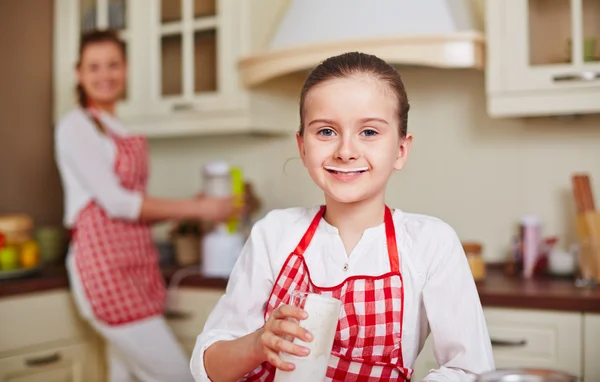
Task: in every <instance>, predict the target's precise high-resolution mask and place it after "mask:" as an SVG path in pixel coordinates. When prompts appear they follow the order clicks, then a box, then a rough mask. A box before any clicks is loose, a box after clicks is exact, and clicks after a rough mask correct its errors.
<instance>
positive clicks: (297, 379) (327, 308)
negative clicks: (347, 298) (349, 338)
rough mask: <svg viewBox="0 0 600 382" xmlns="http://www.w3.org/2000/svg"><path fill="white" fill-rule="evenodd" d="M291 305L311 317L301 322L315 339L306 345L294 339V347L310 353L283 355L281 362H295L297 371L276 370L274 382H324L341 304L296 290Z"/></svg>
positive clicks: (332, 299) (327, 296)
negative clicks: (306, 349)
mask: <svg viewBox="0 0 600 382" xmlns="http://www.w3.org/2000/svg"><path fill="white" fill-rule="evenodd" d="M290 305H292V306H297V307H299V308H302V309H304V310H305V311H306V313H307V314H308V318H307V319H306V320H302V321H300V322H299V325H300V326H301V327H303V328H305V329H306V330H308V331H309V332H310V333H311V334H312V335H313V340H312V341H311V342H304V341H302V340H299V339H298V338H294V339H293V343H294V344H297V345H299V346H304V347H306V348H308V349H309V350H310V354H309V355H307V356H303V357H299V356H295V355H291V354H287V353H281V354H280V357H281V359H282V360H283V361H284V362H290V363H293V364H294V365H296V368H295V369H294V370H292V371H282V370H277V371H276V373H275V382H301V381H302V382H305V381H315V382H318V381H323V380H324V379H325V375H326V373H327V364H328V362H329V355H330V354H331V348H332V347H333V339H334V337H335V331H336V329H337V323H338V318H339V315H340V308H341V307H342V302H341V301H340V300H338V299H336V298H333V297H331V296H329V295H325V294H319V293H318V292H314V293H313V292H299V291H294V292H292V294H291V296H290Z"/></svg>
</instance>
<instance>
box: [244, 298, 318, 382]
mask: <svg viewBox="0 0 600 382" xmlns="http://www.w3.org/2000/svg"><path fill="white" fill-rule="evenodd" d="M307 317H308V315H307V314H306V312H305V311H304V310H302V309H300V308H298V307H295V306H291V305H281V306H280V307H278V308H277V309H275V310H274V311H273V313H271V315H270V316H269V319H268V320H267V322H266V323H265V326H264V327H263V328H262V329H260V330H259V333H258V334H259V335H258V338H257V341H256V344H255V346H256V353H257V354H258V355H259V357H261V358H262V359H265V358H266V360H267V361H269V362H270V363H271V364H272V365H273V366H275V367H276V368H278V369H280V370H284V371H291V370H294V368H295V365H294V364H292V363H289V362H283V361H282V360H281V358H279V352H284V353H288V354H292V355H296V356H299V357H303V356H307V355H308V353H309V350H308V349H307V348H306V347H304V346H300V345H295V344H293V343H292V342H291V341H293V338H294V337H295V338H298V339H299V340H301V341H304V342H310V341H312V340H313V338H312V334H310V333H309V332H308V330H306V329H304V328H302V327H301V326H300V325H298V323H297V322H295V321H294V320H290V318H292V319H295V320H297V321H300V320H304V319H306V318H307ZM284 337H288V338H291V341H290V340H288V339H286V338H284Z"/></svg>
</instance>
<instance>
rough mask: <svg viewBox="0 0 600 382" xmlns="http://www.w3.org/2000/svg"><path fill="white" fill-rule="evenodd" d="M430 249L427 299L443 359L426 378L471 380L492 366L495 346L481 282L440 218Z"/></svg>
mask: <svg viewBox="0 0 600 382" xmlns="http://www.w3.org/2000/svg"><path fill="white" fill-rule="evenodd" d="M436 228H439V229H438V230H437V234H436V236H437V240H431V238H430V240H429V241H435V242H439V245H437V246H436V245H434V246H431V247H430V248H429V250H428V251H427V252H428V253H429V254H431V257H432V261H431V263H430V267H429V271H428V274H427V281H426V284H425V287H424V289H423V303H424V305H425V310H426V312H427V319H428V321H429V326H430V328H431V335H432V336H433V343H434V354H435V358H436V360H437V362H438V364H439V365H440V368H439V369H437V370H432V371H431V372H430V373H429V374H428V375H427V377H426V378H425V379H424V381H470V380H471V379H472V375H473V374H481V373H483V372H487V371H491V370H494V367H495V366H494V359H493V355H492V347H491V342H490V337H489V334H488V329H487V325H486V322H485V317H484V315H483V309H482V307H481V302H480V300H479V295H478V293H477V288H476V286H475V282H474V280H473V276H472V274H471V270H470V268H469V265H468V262H467V259H466V256H465V253H464V251H463V249H462V245H461V243H460V240H459V238H458V236H457V235H456V233H455V232H454V230H453V229H452V228H451V227H450V226H449V225H447V224H445V223H441V222H440V226H439V227H436Z"/></svg>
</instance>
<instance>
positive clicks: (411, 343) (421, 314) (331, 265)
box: [190, 207, 494, 381]
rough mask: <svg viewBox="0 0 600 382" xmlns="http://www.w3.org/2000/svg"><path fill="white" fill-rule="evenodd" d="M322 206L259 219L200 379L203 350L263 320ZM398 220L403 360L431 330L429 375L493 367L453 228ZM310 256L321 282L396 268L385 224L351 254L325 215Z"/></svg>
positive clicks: (426, 220) (196, 363) (429, 220)
mask: <svg viewBox="0 0 600 382" xmlns="http://www.w3.org/2000/svg"><path fill="white" fill-rule="evenodd" d="M317 211H318V207H313V208H290V209H283V210H274V211H271V212H270V213H268V214H267V216H266V217H265V218H263V219H261V220H260V221H258V222H257V223H256V224H255V225H254V227H253V229H252V232H251V235H250V237H249V239H248V241H247V242H246V244H245V246H244V249H243V251H242V253H241V255H240V258H239V260H238V262H237V263H236V265H235V267H234V269H233V271H232V274H231V276H230V278H229V284H228V286H227V290H226V293H225V295H224V296H223V297H222V298H221V299H220V300H219V302H218V304H217V306H216V307H215V309H214V310H213V311H212V313H211V315H210V317H209V318H208V321H207V322H206V325H205V327H204V330H203V332H202V333H201V334H200V335H199V336H198V338H197V341H196V346H195V349H194V353H193V355H192V359H191V363H190V367H191V370H192V374H193V375H194V378H195V379H196V381H209V379H208V376H207V374H206V370H205V368H204V351H205V350H206V349H207V348H208V347H209V346H210V345H212V344H214V343H215V342H217V341H221V340H233V339H236V338H239V337H242V336H244V335H247V334H249V333H252V332H254V331H256V330H258V329H260V328H261V327H262V326H263V325H264V316H263V314H264V310H265V308H266V302H267V300H268V298H269V295H270V293H271V290H272V288H273V284H274V283H275V280H276V278H277V276H278V275H279V272H280V270H281V267H282V266H283V263H284V261H285V260H286V258H287V257H288V255H289V254H290V253H291V252H292V251H293V250H294V248H295V247H296V245H297V244H298V242H299V241H300V239H301V237H302V236H303V235H304V232H305V231H306V229H307V228H308V226H309V224H310V222H311V220H312V219H313V217H314V216H315V214H316V213H317ZM393 219H394V223H395V228H396V238H397V243H398V250H399V253H400V264H401V272H402V277H403V281H404V297H405V301H404V320H403V338H402V354H403V357H404V363H405V366H411V365H413V363H414V361H415V359H416V358H417V356H418V354H419V352H420V350H421V348H422V347H423V344H424V342H425V340H426V337H427V334H428V331H429V330H431V335H432V336H433V339H434V353H435V358H436V359H437V361H438V363H439V364H440V365H441V366H440V368H439V369H436V370H432V371H430V373H429V375H428V376H427V378H426V379H425V380H426V381H464V380H471V379H472V374H479V373H482V372H485V371H491V370H493V369H494V361H493V356H492V349H491V343H490V338H489V334H488V330H487V326H486V322H485V318H484V315H483V310H482V307H481V303H480V300H479V295H478V293H477V289H476V286H475V282H474V280H473V276H472V275H471V271H470V268H469V265H468V263H467V260H466V256H465V254H464V252H463V249H462V246H461V243H460V240H459V238H458V236H457V235H456V233H455V231H454V230H453V229H452V227H450V226H449V225H448V224H447V223H445V222H443V221H442V220H440V219H437V218H434V217H429V216H425V215H418V214H409V213H404V212H402V211H400V210H395V212H394V214H393ZM304 257H305V259H306V263H307V266H308V268H309V270H310V272H311V277H312V280H313V282H314V283H315V284H317V285H320V286H334V285H338V284H339V283H341V282H342V281H343V280H345V279H346V278H348V277H351V276H355V275H381V274H384V273H386V272H389V270H390V264H389V258H388V254H387V247H386V236H385V227H384V225H383V224H381V225H380V226H378V227H373V228H369V229H367V230H366V231H365V232H364V234H363V236H362V237H361V239H360V241H359V242H358V244H357V245H356V247H355V249H354V250H353V252H352V253H351V254H350V256H348V255H347V254H346V251H345V249H344V245H343V243H342V241H341V238H340V236H339V232H338V230H337V228H335V227H333V226H331V225H330V224H328V223H327V222H326V221H325V220H324V219H321V222H320V224H319V227H318V229H317V232H316V233H315V235H314V237H313V239H312V242H311V244H310V246H309V247H308V249H307V250H306V252H305V254H304ZM471 373H472V374H471Z"/></svg>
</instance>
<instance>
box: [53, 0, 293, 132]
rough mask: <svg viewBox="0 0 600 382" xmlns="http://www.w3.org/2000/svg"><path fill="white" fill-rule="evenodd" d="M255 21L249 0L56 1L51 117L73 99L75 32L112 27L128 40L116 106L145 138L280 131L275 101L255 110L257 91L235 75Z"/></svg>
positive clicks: (282, 127)
mask: <svg viewBox="0 0 600 382" xmlns="http://www.w3.org/2000/svg"><path fill="white" fill-rule="evenodd" d="M270 1H271V0H270ZM260 22H261V18H260V14H258V13H252V12H251V10H250V4H249V3H248V0H244V1H235V0H55V36H54V41H55V47H54V49H55V52H54V56H55V57H54V59H55V65H54V68H55V69H54V70H55V78H54V80H55V81H54V83H55V105H54V113H55V121H57V120H58V119H60V117H61V116H62V115H64V114H65V113H66V112H68V111H69V110H70V109H71V108H73V107H74V106H75V104H76V102H75V93H74V88H75V85H76V76H75V72H74V69H75V65H76V63H77V57H78V49H79V36H80V35H81V33H82V32H85V31H86V30H90V29H93V28H102V29H103V28H112V29H116V30H118V31H119V33H120V35H121V37H122V38H123V40H124V42H125V45H126V51H127V52H126V54H127V60H128V67H129V71H128V84H127V91H126V94H125V95H124V97H123V100H122V101H121V102H120V103H119V105H118V113H119V117H120V118H122V119H123V121H124V122H125V124H126V125H127V126H128V128H130V129H131V130H133V131H135V132H140V133H144V134H146V135H148V136H151V137H160V136H177V135H194V134H232V133H261V134H265V133H266V134H271V133H275V134H277V133H281V132H286V131H287V130H286V129H285V125H284V124H282V123H281V122H280V121H279V120H278V119H277V116H278V113H277V109H278V105H277V102H273V103H272V106H273V112H272V113H270V115H271V116H272V118H270V119H265V118H264V117H260V116H259V115H257V112H262V113H264V112H265V111H267V112H268V111H269V110H268V109H267V110H265V108H251V107H250V106H251V105H252V103H255V100H256V99H258V102H259V101H260V99H261V98H262V97H263V95H262V94H261V93H260V91H256V92H248V91H246V90H245V89H244V88H243V86H242V84H241V81H240V79H239V74H238V72H239V71H238V67H237V62H238V60H239V58H240V56H241V55H242V54H243V53H244V52H246V51H248V50H249V49H250V45H251V35H252V31H253V24H254V25H256V24H259V23H260ZM251 109H252V110H251ZM253 113H254V114H253ZM290 131H291V130H290Z"/></svg>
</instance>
